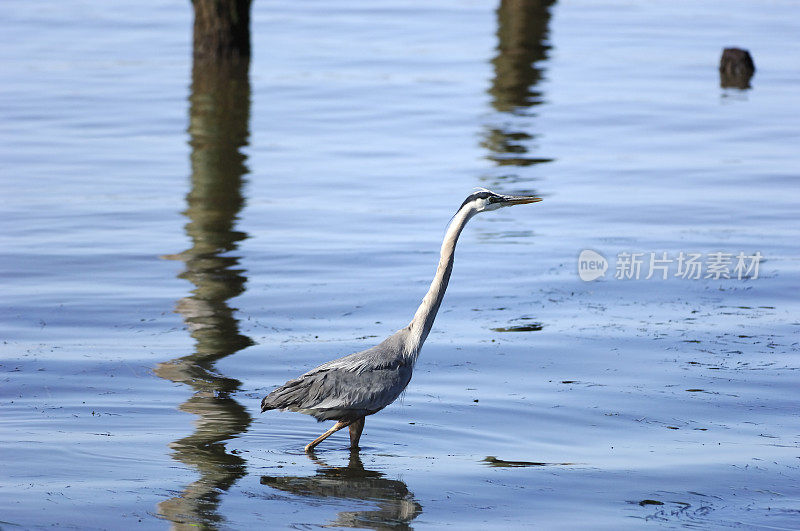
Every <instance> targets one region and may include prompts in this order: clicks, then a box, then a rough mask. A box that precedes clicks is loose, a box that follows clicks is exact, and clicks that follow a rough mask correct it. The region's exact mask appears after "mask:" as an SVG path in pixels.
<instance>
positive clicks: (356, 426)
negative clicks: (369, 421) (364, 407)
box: [350, 417, 364, 450]
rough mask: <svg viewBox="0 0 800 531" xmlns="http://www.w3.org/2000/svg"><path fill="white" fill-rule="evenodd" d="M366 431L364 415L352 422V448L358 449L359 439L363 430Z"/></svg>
mask: <svg viewBox="0 0 800 531" xmlns="http://www.w3.org/2000/svg"><path fill="white" fill-rule="evenodd" d="M362 431H364V417H361V418H360V419H358V420H356V421H355V422H353V423H352V424H350V449H351V450H358V440H359V439H361V432H362Z"/></svg>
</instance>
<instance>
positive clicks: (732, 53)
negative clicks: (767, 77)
mask: <svg viewBox="0 0 800 531" xmlns="http://www.w3.org/2000/svg"><path fill="white" fill-rule="evenodd" d="M755 71H756V65H755V63H753V58H752V57H751V56H750V52H748V51H747V50H742V49H741V48H725V49H724V50H723V51H722V58H720V60H719V84H720V86H721V87H722V88H739V89H747V88H750V78H752V77H753V74H754V73H755Z"/></svg>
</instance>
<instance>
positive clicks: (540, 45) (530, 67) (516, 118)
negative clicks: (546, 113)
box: [481, 0, 554, 181]
mask: <svg viewBox="0 0 800 531" xmlns="http://www.w3.org/2000/svg"><path fill="white" fill-rule="evenodd" d="M553 3H554V0H501V2H500V5H499V6H498V8H497V40H498V43H497V55H495V57H494V59H492V65H493V66H494V77H493V78H492V85H491V87H490V88H489V94H490V95H491V97H492V107H493V108H494V109H495V110H496V111H498V114H497V115H495V116H494V119H493V120H492V121H493V122H494V123H491V124H487V126H486V128H485V130H484V134H483V141H482V142H481V145H482V146H483V147H485V148H486V149H488V150H489V155H488V158H489V159H490V160H492V161H494V162H495V163H496V164H497V166H498V167H508V166H517V167H519V166H531V165H534V164H540V163H543V162H550V161H551V160H552V159H549V158H544V157H536V156H532V155H531V154H530V152H531V149H532V147H533V146H532V144H533V142H534V141H535V135H534V134H533V133H532V132H531V130H530V124H529V118H530V116H531V115H532V113H531V112H530V108H532V107H534V106H536V105H539V104H540V103H542V101H543V94H542V92H541V91H539V90H537V85H538V84H539V82H540V81H541V79H542V76H543V69H542V68H541V66H540V65H539V64H538V63H539V62H540V61H542V60H544V59H546V58H547V51H548V50H549V48H550V47H549V45H548V44H547V31H548V29H547V28H548V23H549V21H550V7H551V6H552V4H553ZM514 178H518V176H515V175H508V174H507V170H503V173H502V174H500V175H499V176H496V177H495V179H494V180H496V181H508V180H512V179H514Z"/></svg>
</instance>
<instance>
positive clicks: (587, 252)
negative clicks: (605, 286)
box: [578, 249, 608, 282]
mask: <svg viewBox="0 0 800 531" xmlns="http://www.w3.org/2000/svg"><path fill="white" fill-rule="evenodd" d="M607 270H608V260H606V258H605V256H603V255H602V254H600V253H598V252H597V251H592V250H591V249H584V250H583V251H581V254H580V255H579V256H578V276H579V277H581V280H583V281H584V282H591V281H592V280H597V279H598V278H600V277H603V276H605V274H606V271H607Z"/></svg>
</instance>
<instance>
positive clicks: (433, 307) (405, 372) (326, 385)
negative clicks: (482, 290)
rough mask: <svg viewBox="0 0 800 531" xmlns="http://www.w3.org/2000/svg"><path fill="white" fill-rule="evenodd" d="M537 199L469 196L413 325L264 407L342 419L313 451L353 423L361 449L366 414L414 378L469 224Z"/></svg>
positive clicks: (279, 393) (353, 444)
mask: <svg viewBox="0 0 800 531" xmlns="http://www.w3.org/2000/svg"><path fill="white" fill-rule="evenodd" d="M537 201H541V199H540V198H538V197H532V196H515V195H501V194H496V193H494V192H491V191H489V190H481V191H480V192H476V193H474V194H472V195H470V196H469V197H467V198H466V199H465V200H464V202H463V203H462V204H461V206H460V207H459V209H458V212H456V214H455V216H453V219H452V221H451V222H450V225H449V226H448V227H447V232H446V233H445V236H444V241H443V242H442V252H441V257H440V258H439V267H438V268H437V269H436V276H435V277H433V282H431V287H430V289H429V290H428V293H427V294H426V295H425V297H424V298H423V299H422V304H420V305H419V308H418V309H417V313H415V314H414V318H413V319H412V320H411V322H410V323H409V324H408V326H406V327H405V328H402V329H400V330H398V331H397V332H395V333H394V334H392V335H391V336H389V337H387V338H386V339H385V340H384V341H383V342H382V343H380V344H379V345H376V346H374V347H372V348H370V349H367V350H364V351H361V352H356V353H355V354H350V355H349V356H344V357H343V358H339V359H335V360H333V361H329V362H328V363H324V364H322V365H320V366H319V367H317V368H315V369H311V370H310V371H308V372H307V373H305V374H303V375H302V376H300V377H299V378H296V379H294V380H289V381H288V382H286V383H285V384H283V385H282V386H281V387H278V388H277V389H275V390H274V391H272V392H271V393H270V394H268V395H267V396H266V397H264V399H263V400H262V401H261V411H262V412H264V411H267V410H270V409H280V410H286V409H288V410H290V411H298V412H300V413H305V414H307V415H311V416H313V417H315V418H316V419H317V420H318V421H323V420H336V421H338V422H336V424H335V425H334V426H333V427H332V428H331V429H329V430H328V431H326V432H325V433H323V434H322V435H320V436H319V437H317V438H316V439H314V440H313V441H312V442H310V443H309V444H307V445H306V447H305V451H306V452H311V451H312V450H313V449H314V447H315V446H317V445H318V444H319V443H321V442H322V441H324V440H325V439H327V438H328V437H329V436H330V435H332V434H333V433H336V432H337V431H339V430H341V429H342V428H347V427H348V426H349V427H350V448H351V449H354V450H355V449H358V441H359V439H360V438H361V432H362V430H363V429H364V418H365V417H366V416H367V415H372V414H373V413H377V412H378V411H380V410H381V409H383V408H385V407H386V406H388V405H389V404H391V403H392V402H394V401H395V399H397V397H398V396H400V393H402V392H403V390H404V389H405V388H406V386H407V385H408V382H409V381H410V380H411V373H412V371H413V370H414V363H416V361H417V357H418V356H419V351H420V349H422V344H423V343H424V342H425V338H427V337H428V333H429V332H430V331H431V327H432V326H433V320H434V319H435V318H436V312H437V311H438V310H439V305H440V304H441V303H442V299H443V298H444V292H445V290H446V289H447V283H448V281H449V280H450V273H451V272H452V271H453V255H454V253H455V250H456V242H457V241H458V237H459V235H460V234H461V231H462V230H463V229H464V226H465V225H466V224H467V222H468V221H469V220H470V219H471V218H472V216H474V215H475V214H478V213H479V212H486V211H489V210H497V209H498V208H501V207H507V206H511V205H523V204H525V203H535V202H537Z"/></svg>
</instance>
